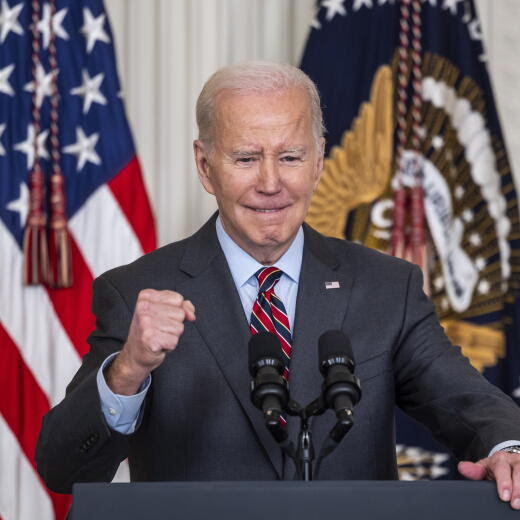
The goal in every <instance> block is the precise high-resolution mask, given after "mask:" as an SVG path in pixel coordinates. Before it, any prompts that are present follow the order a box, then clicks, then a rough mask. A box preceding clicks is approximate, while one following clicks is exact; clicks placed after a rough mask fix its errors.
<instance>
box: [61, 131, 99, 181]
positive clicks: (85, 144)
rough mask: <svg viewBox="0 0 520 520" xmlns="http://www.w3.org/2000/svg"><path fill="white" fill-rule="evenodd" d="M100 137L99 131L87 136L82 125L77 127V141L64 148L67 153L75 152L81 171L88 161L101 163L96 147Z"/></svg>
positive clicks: (78, 168) (78, 167)
mask: <svg viewBox="0 0 520 520" xmlns="http://www.w3.org/2000/svg"><path fill="white" fill-rule="evenodd" d="M98 139H99V133H97V132H96V133H94V134H92V135H89V136H86V135H85V133H84V132H83V130H82V128H81V127H79V126H78V127H77V128H76V142H75V143H74V144H69V145H68V146H65V148H63V151H64V152H65V153H70V154H73V155H75V156H76V157H77V159H78V166H77V170H78V172H80V171H81V170H82V169H83V166H85V164H86V163H87V161H88V162H91V163H93V164H101V159H100V157H99V155H98V154H97V153H96V150H95V149H94V148H95V146H96V143H97V142H98Z"/></svg>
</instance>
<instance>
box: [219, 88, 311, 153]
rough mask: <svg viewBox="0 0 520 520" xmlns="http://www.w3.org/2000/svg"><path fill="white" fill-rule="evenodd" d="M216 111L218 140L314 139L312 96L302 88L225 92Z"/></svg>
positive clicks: (220, 96) (220, 97)
mask: <svg viewBox="0 0 520 520" xmlns="http://www.w3.org/2000/svg"><path fill="white" fill-rule="evenodd" d="M214 114H215V127H214V129H215V138H216V139H217V140H218V141H229V140H233V141H234V140H240V141H247V140H248V139H251V140H253V141H254V140H255V139H268V138H270V140H278V141H279V140H289V141H294V140H295V139H296V140H298V139H299V140H300V141H301V140H303V141H307V140H309V139H312V124H311V111H310V105H309V99H308V95H307V93H306V92H305V91H304V90H303V89H302V88H288V89H284V90H278V91H267V92H258V93H256V92H255V93H235V92H232V91H223V92H221V93H220V94H219V95H218V96H217V98H216V103H215V112H214ZM252 144H253V143H252ZM302 144H304V143H302Z"/></svg>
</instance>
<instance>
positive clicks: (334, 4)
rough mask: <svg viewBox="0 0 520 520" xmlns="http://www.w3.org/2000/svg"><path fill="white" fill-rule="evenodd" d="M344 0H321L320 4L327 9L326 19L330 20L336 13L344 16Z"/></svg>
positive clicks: (345, 13) (345, 12)
mask: <svg viewBox="0 0 520 520" xmlns="http://www.w3.org/2000/svg"><path fill="white" fill-rule="evenodd" d="M344 2H345V0H323V1H322V2H321V5H322V6H323V7H325V9H327V14H326V15H325V17H326V18H327V21H329V22H330V21H331V20H332V19H333V18H334V17H335V16H336V15H337V14H339V15H341V16H346V15H347V11H346V9H345V6H344V5H343V3H344Z"/></svg>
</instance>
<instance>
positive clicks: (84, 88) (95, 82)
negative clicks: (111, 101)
mask: <svg viewBox="0 0 520 520" xmlns="http://www.w3.org/2000/svg"><path fill="white" fill-rule="evenodd" d="M81 74H82V76H83V83H82V84H81V85H80V86H79V87H76V88H73V89H72V90H71V91H70V93H71V94H73V95H79V96H83V113H84V114H86V113H87V112H88V111H89V110H90V105H92V103H99V104H100V105H106V104H107V100H106V98H105V96H104V95H103V94H101V92H100V91H99V87H100V86H101V82H102V81H103V78H104V77H105V75H104V74H103V73H102V72H100V73H99V74H98V75H97V76H94V77H93V78H91V77H90V76H89V75H88V71H87V70H85V69H83V70H82V72H81Z"/></svg>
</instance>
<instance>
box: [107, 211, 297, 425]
mask: <svg viewBox="0 0 520 520" xmlns="http://www.w3.org/2000/svg"><path fill="white" fill-rule="evenodd" d="M216 231H217V238H218V241H219V243H220V247H221V248H222V251H223V252H224V256H225V257H226V260H227V263H228V265H229V269H230V271H231V276H232V277H233V281H234V282H235V287H236V288H237V291H238V294H239V296H240V301H241V302H242V307H243V308H244V313H245V315H246V319H247V322H248V323H249V319H250V317H251V311H252V309H253V304H254V302H255V300H256V297H257V295H258V280H257V279H256V277H255V273H256V272H257V271H258V269H260V268H262V267H265V266H264V265H262V264H260V263H259V262H258V261H257V260H255V259H254V258H253V257H252V256H250V255H248V254H247V253H246V252H245V251H244V250H243V249H241V248H240V247H239V246H238V245H237V244H236V243H235V242H234V241H233V239H232V238H231V237H230V236H229V235H228V234H227V233H226V231H225V230H224V227H223V226H222V222H221V221H220V217H218V218H217V221H216ZM302 257H303V229H302V228H301V227H300V229H299V230H298V233H297V234H296V237H295V239H294V240H293V242H292V244H291V245H290V247H289V249H288V250H287V251H286V252H285V253H284V255H283V256H282V257H281V258H280V259H279V260H278V261H277V262H276V266H277V267H278V268H279V269H280V270H281V271H283V274H282V276H281V277H280V280H279V282H278V283H277V284H276V289H275V291H276V294H277V295H278V297H279V298H280V299H281V300H282V301H283V302H284V305H285V309H286V311H287V316H288V318H289V323H290V325H291V330H293V326H294V315H295V312H296V295H297V293H298V280H299V279H300V270H301V266H302ZM246 347H247V345H244V348H246ZM117 354H118V353H117V352H116V353H114V354H111V355H110V356H108V357H107V358H106V359H105V361H104V362H103V364H102V365H101V367H100V369H99V370H98V373H97V387H98V392H99V396H100V399H101V410H102V411H103V415H104V416H105V419H106V421H107V424H108V426H109V427H110V428H112V429H113V430H116V431H118V432H119V433H124V434H129V433H133V432H134V431H135V424H136V422H137V417H138V415H139V410H140V409H141V405H142V404H143V401H144V398H145V396H146V392H147V391H148V388H149V387H150V384H151V381H152V376H148V377H147V378H146V379H145V381H144V382H143V384H142V385H141V387H140V389H139V392H138V393H137V394H136V395H130V396H126V395H118V394H114V393H113V392H112V391H111V390H110V388H109V387H108V385H107V383H106V381H105V377H104V375H103V370H105V368H106V367H107V366H108V365H109V364H110V363H111V362H112V360H113V359H114V357H115V356H117ZM244 368H246V367H244Z"/></svg>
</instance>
